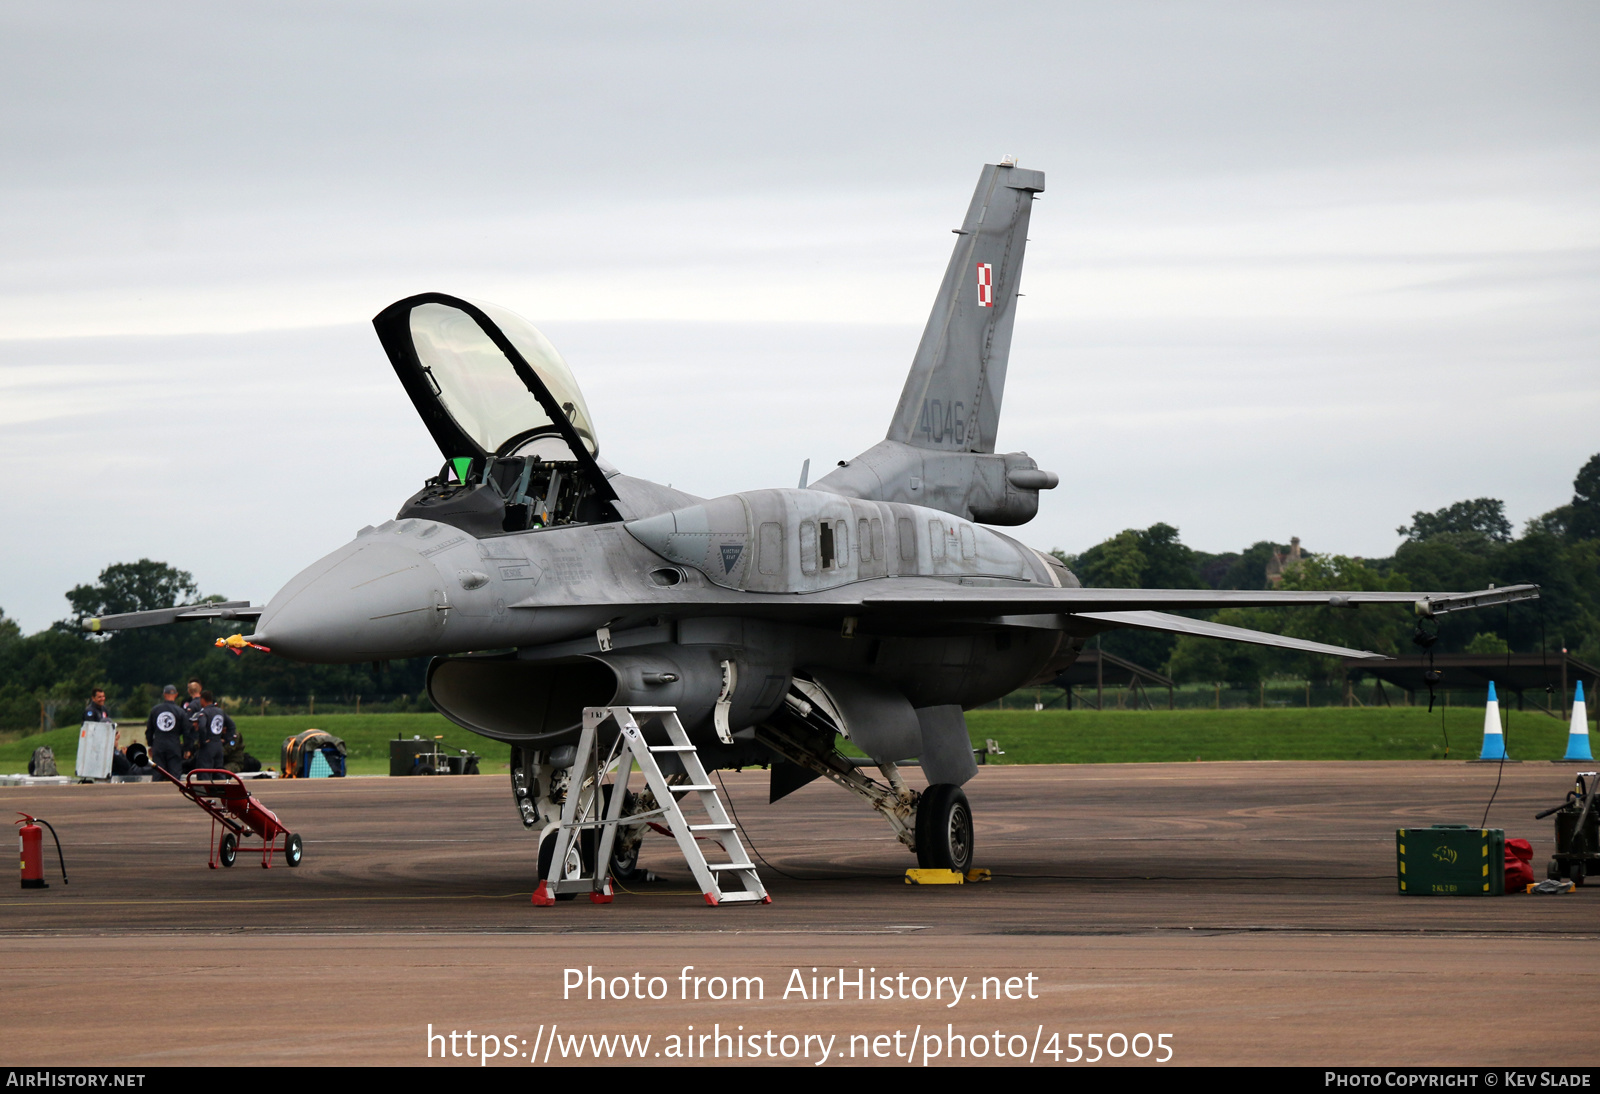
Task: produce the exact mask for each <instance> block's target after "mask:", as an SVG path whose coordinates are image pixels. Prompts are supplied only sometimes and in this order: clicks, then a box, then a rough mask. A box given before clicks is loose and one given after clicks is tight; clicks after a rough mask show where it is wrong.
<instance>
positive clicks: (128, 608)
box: [67, 558, 200, 630]
mask: <svg viewBox="0 0 1600 1094" xmlns="http://www.w3.org/2000/svg"><path fill="white" fill-rule="evenodd" d="M199 591H200V590H199V587H198V586H196V585H195V583H194V575H192V574H190V573H189V572H188V571H187V570H179V569H176V568H174V567H172V566H168V565H167V564H166V563H165V562H154V561H152V560H150V559H148V558H141V559H140V560H139V561H138V562H118V563H116V564H114V565H111V566H107V567H106V568H105V569H104V570H101V571H100V578H99V584H98V585H76V586H74V587H73V588H71V589H69V590H68V591H67V603H68V604H70V605H72V624H73V629H74V630H77V629H78V627H79V626H81V624H82V623H83V621H84V620H85V619H88V618H90V617H92V616H97V615H115V614H118V613H120V612H145V611H150V610H151V609H153V608H172V607H176V606H177V605H179V604H189V603H193V601H194V598H195V596H196V595H197V594H198V593H199Z"/></svg>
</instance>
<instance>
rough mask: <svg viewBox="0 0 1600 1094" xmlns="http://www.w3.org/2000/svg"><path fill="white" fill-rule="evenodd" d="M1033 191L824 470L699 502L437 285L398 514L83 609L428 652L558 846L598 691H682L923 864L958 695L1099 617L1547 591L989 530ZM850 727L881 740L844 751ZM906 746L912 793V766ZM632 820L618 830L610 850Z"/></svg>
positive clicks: (1039, 658) (1011, 486)
mask: <svg viewBox="0 0 1600 1094" xmlns="http://www.w3.org/2000/svg"><path fill="white" fill-rule="evenodd" d="M1043 190H1044V175H1043V174H1042V173H1041V172H1038V171H1031V170H1025V169H1023V168H1021V167H1018V166H1016V165H1015V164H1014V163H1011V162H1009V161H1008V162H1005V163H1001V164H998V165H995V164H990V165H987V166H985V167H984V168H983V172H982V174H981V175H980V177H979V179H978V187H977V190H976V192H975V193H974V194H973V196H972V202H971V204H970V205H969V207H968V209H967V214H966V217H965V218H964V219H963V221H962V223H961V227H960V228H957V229H955V234H956V243H955V250H954V253H953V254H952V256H951V258H950V265H949V267H948V269H947V270H946V271H945V275H944V281H943V283H942V285H941V286H940V290H939V295H938V298H937V300H935V302H934V305H933V312H932V314H931V315H930V316H929V318H928V325H927V329H926V330H925V331H924V333H923V336H922V341H921V344H920V345H919V346H918V348H917V353H916V357H915V358H914V360H913V361H912V364H911V372H910V375H909V376H908V377H907V379H906V384H905V390H904V391H903V392H902V394H901V396H900V402H899V404H898V405H897V406H896V407H895V408H894V413H893V416H892V417H891V419H890V423H889V431H888V435H887V436H886V437H885V438H884V439H883V440H882V441H880V442H879V443H877V444H876V445H874V446H872V447H871V448H869V449H867V450H866V451H865V452H863V453H862V454H861V455H859V456H857V457H856V458H855V459H853V460H847V461H844V462H842V463H840V464H839V466H838V467H837V468H835V469H834V470H833V471H831V472H830V473H829V474H828V475H826V476H825V477H823V478H821V479H819V480H818V481H816V482H814V483H811V484H809V485H807V484H806V482H805V481H804V478H803V477H802V480H801V482H800V485H799V486H798V487H795V488H790V489H784V488H774V489H769V490H751V491H744V492H741V493H737V494H730V495H727V496H725V497H720V498H712V499H709V500H707V499H704V498H699V497H695V496H693V495H690V494H686V493H684V492H682V491H679V490H674V489H672V488H670V487H666V486H660V485H657V484H655V483H652V482H648V481H646V480H644V479H638V478H634V477H632V476H630V475H626V474H623V473H622V472H620V471H619V470H618V469H617V468H615V467H613V466H611V465H610V464H609V463H607V462H606V461H605V460H604V459H603V458H602V457H601V455H600V444H599V441H598V435H597V433H596V430H595V427H594V424H593V419H592V418H591V417H590V414H589V408H588V406H587V405H586V404H585V402H584V399H583V395H582V393H581V392H580V391H579V390H578V385H577V383H576V382H575V381H574V379H573V376H572V373H571V371H570V370H569V369H568V367H567V364H566V362H565V361H564V360H562V358H561V355H560V354H559V353H557V352H556V350H555V347H553V346H552V345H551V344H550V343H549V341H547V340H546V339H545V337H544V336H543V335H542V334H540V333H539V331H538V330H536V329H535V328H534V327H533V326H532V325H531V324H529V323H528V322H526V321H525V320H523V319H521V318H520V317H518V316H516V315H513V314H512V313H511V312H508V311H505V310H503V309H501V308H498V307H494V306H492V305H489V304H483V303H473V302H469V301H466V300H462V299H458V298H456V297H452V296H446V295H443V294H440V293H426V294H423V295H421V296H413V297H410V298H408V299H405V300H401V301H399V302H398V303H395V304H393V305H391V306H390V307H388V308H386V309H384V310H383V312H381V313H380V314H379V315H378V316H377V318H376V319H374V321H373V323H374V326H375V327H376V328H377V334H378V338H379V340H380V341H381V342H382V343H383V347H384V349H385V350H386V351H387V352H388V355H389V359H390V361H391V362H392V363H393V365H394V369H395V373H396V374H397V375H398V376H399V379H400V382H401V384H402V385H404V387H405V389H406V392H407V393H408V394H409V395H410V396H411V400H412V402H413V403H414V404H415V405H416V408H417V411H418V413H420V414H421V415H422V418H423V421H424V422H426V423H427V426H428V429H429V430H430V431H431V433H432V434H433V437H434V439H435V440H436V441H437V442H438V445H439V448H440V451H441V453H442V454H443V456H444V458H445V463H444V465H443V467H442V468H441V469H440V470H439V472H438V474H436V475H435V476H434V477H433V478H430V479H428V480H427V482H426V483H425V484H424V485H423V487H422V489H421V490H419V491H418V492H417V493H416V494H415V495H413V496H412V497H411V498H410V499H408V500H407V501H406V502H405V504H404V505H402V506H401V508H400V512H399V514H398V515H397V516H396V517H395V519H394V520H392V521H388V522H386V523H384V524H382V525H379V526H378V527H375V528H373V527H369V528H364V529H362V531H361V532H360V533H359V534H358V535H357V536H356V538H355V540H354V541H353V542H351V543H349V544H346V545H345V546H344V547H341V548H340V549H339V550H337V551H334V552H333V553H332V554H330V555H328V556H327V557H326V558H323V559H321V560H319V561H317V562H316V563H314V564H312V565H311V566H309V567H307V568H306V569H305V570H304V571H302V572H301V573H300V574H299V575H298V576H297V577H295V578H294V580H293V581H291V582H289V584H288V585H287V586H285V587H284V588H283V589H282V590H281V591H280V592H279V593H278V594H277V595H276V596H274V597H273V598H272V600H271V602H270V603H268V604H267V605H266V607H265V608H259V607H257V608H252V607H250V606H249V605H248V604H243V603H234V604H223V605H206V606H203V607H194V608H172V609H167V610H165V611H159V612H146V613H137V614H134V615H128V616H119V617H106V618H103V619H100V620H96V621H91V622H90V626H91V627H93V628H96V629H105V630H115V629H118V628H123V627H131V626H146V625H150V624H154V623H165V622H171V621H174V620H177V619H205V618H230V619H241V620H256V626H255V633H253V634H250V635H248V636H246V637H247V639H248V641H250V642H253V643H256V644H259V645H262V646H267V647H270V649H271V651H272V653H273V654H274V655H276V656H281V657H288V658H291V659H294V660H299V661H311V662H356V661H381V660H385V659H389V658H406V657H418V656H424V655H426V656H431V657H432V658H433V661H432V663H431V665H430V667H429V670H428V694H429V695H430V696H431V697H432V700H433V703H434V705H435V706H436V707H437V708H438V709H439V710H440V711H441V712H443V713H444V714H445V715H446V716H447V717H448V718H450V719H451V720H452V721H454V722H456V723H457V724H459V725H461V726H464V727H466V728H467V729H470V730H473V731H474V732H476V733H481V734H483V735H484V736H487V737H491V738H494V739H496V740H500V741H506V742H509V743H510V744H511V745H512V753H511V755H512V784H513V792H514V796H515V797H514V800H515V803H516V807H517V809H518V810H519V812H520V814H521V816H522V820H523V823H524V824H525V825H527V826H528V827H529V828H537V829H541V830H542V832H543V833H544V836H543V839H544V850H545V858H546V860H548V852H549V848H550V847H551V846H552V845H553V842H554V840H553V826H554V824H555V822H556V821H557V820H558V819H559V806H558V804H557V803H558V802H559V801H560V800H561V799H562V797H563V796H564V793H565V789H566V780H567V777H568V772H569V770H570V768H571V765H572V763H573V756H574V752H575V748H574V742H575V741H576V739H577V737H578V732H579V728H580V723H581V719H582V712H583V709H584V708H585V707H587V706H602V705H637V706H671V707H676V708H677V710H678V711H679V714H680V717H681V719H682V721H683V723H684V725H685V726H686V727H687V728H688V729H689V732H690V734H691V737H692V739H693V741H694V742H695V744H696V745H697V746H698V749H699V752H700V755H701V758H702V759H703V761H704V762H705V764H706V767H707V768H708V769H713V768H721V767H740V766H754V765H771V769H772V774H771V799H772V800H773V801H776V800H778V799H779V798H781V797H783V796H784V795H785V794H787V793H789V792H791V791H793V790H795V789H796V788H798V787H800V786H803V785H805V784H806V783H807V782H809V781H810V780H812V779H815V778H817V777H819V776H820V777H826V778H828V779H830V780H832V781H833V782H835V783H837V784H838V785H839V786H841V787H843V788H845V789H847V790H849V791H851V792H853V793H856V794H858V795H860V796H861V797H863V798H865V799H866V800H867V801H868V802H870V803H871V804H872V805H873V806H874V807H875V808H876V809H877V810H878V811H879V812H881V813H882V814H883V816H884V817H885V818H887V820H888V821H889V823H890V825H891V826H892V827H893V829H894V831H895V833H896V835H897V836H898V837H899V839H900V841H901V842H902V843H904V844H905V845H906V846H907V847H908V848H910V849H911V850H913V851H914V852H915V853H916V856H917V859H918V862H919V863H920V864H921V865H922V866H926V867H936V868H951V869H957V870H965V869H967V868H968V867H969V866H970V864H971V861H972V850H973V838H972V817H971V811H970V808H969V806H968V804H967V799H966V795H965V794H964V793H963V791H962V790H961V786H962V784H964V783H965V782H967V780H969V779H971V778H972V777H973V776H974V775H975V774H976V773H977V766H976V764H975V763H974V759H973V752H972V746H971V742H970V740H969V738H968V736H967V728H966V721H965V716H964V714H963V711H964V710H967V709H970V708H972V707H975V706H978V705H980V704H982V703H986V702H988V701H990V700H992V699H995V698H997V697H999V696H1002V695H1005V694H1006V693H1007V692H1010V691H1013V690H1015V689H1017V688H1019V687H1023V686H1026V685H1029V684H1035V683H1039V682H1042V681H1046V680H1049V679H1051V678H1053V677H1054V676H1056V675H1057V674H1058V673H1060V672H1061V671H1062V670H1063V669H1065V668H1066V667H1067V666H1068V665H1070V664H1071V663H1072V661H1073V660H1074V658H1076V657H1077V656H1078V653H1079V651H1080V650H1082V649H1083V646H1084V642H1085V640H1086V639H1087V638H1089V637H1091V636H1093V635H1095V634H1097V633H1100V632H1102V631H1106V630H1110V629H1114V628H1118V627H1133V628H1141V629H1146V630H1155V631H1167V632H1175V633H1178V634H1193V635H1205V636H1209V637H1213V638H1222V639H1231V640H1234V641H1240V642H1253V643H1258V644H1261V645H1267V646H1278V647H1283V648H1287V649H1294V650H1304V651H1309V652H1312V653H1325V654H1336V655H1342V656H1351V655H1352V654H1354V655H1355V656H1368V657H1373V656H1377V655H1374V654H1367V653H1361V652H1359V651H1351V650H1346V649H1342V648H1339V647H1336V646H1327V645H1322V644H1320V643H1316V642H1308V641H1302V640H1299V639H1294V638H1285V637H1280V636H1277V635H1271V634H1264V633H1260V632H1256V631H1249V630H1244V629H1240V628H1237V627H1227V626H1220V625H1218V624H1215V623H1208V622H1203V621H1200V620H1195V619H1191V618H1188V617H1185V616H1179V615H1171V614H1166V610H1170V609H1193V608H1222V607H1239V606H1276V605H1285V604H1303V605H1319V604H1320V605H1328V604H1333V605H1347V606H1349V607H1351V608H1355V607H1357V606H1358V605H1360V604H1380V603H1395V602H1403V603H1414V604H1415V606H1416V610H1417V611H1418V613H1419V614H1421V615H1423V616H1432V615H1437V614H1440V613H1442V612H1446V611H1454V610H1458V609H1462V608H1470V607H1477V606H1481V605H1486V604H1500V603H1505V602H1508V601H1513V600H1522V599H1528V598H1531V597H1534V596H1537V595H1538V594H1537V590H1536V588H1535V587H1533V586H1517V587H1512V588H1504V589H1495V590H1485V591H1482V592H1476V593H1470V594H1464V595H1462V594H1454V593H1389V592H1341V593H1328V592H1285V591H1268V592H1254V591H1221V592H1217V591H1211V590H1195V589H1086V588H1082V587H1080V584H1079V582H1078V580H1077V579H1076V578H1075V577H1074V576H1073V575H1072V574H1071V573H1070V572H1068V570H1067V569H1066V568H1065V567H1064V566H1063V565H1062V564H1061V563H1060V562H1059V561H1058V560H1056V559H1055V558H1054V557H1052V556H1051V555H1049V554H1047V553H1045V552H1043V551H1038V550H1034V549H1033V548H1030V547H1027V546H1024V545H1023V544H1022V543H1020V542H1018V541H1017V540H1015V539H1012V538H1011V537H1009V536H1006V535H1003V534H1001V533H999V532H997V531H994V530H993V528H992V527H990V526H993V525H1001V526H1011V525H1019V524H1024V523H1026V522H1027V521H1028V520H1030V519H1031V518H1032V517H1033V516H1034V514H1035V513H1036V512H1037V511H1038V506H1039V492H1040V491H1041V490H1050V489H1053V488H1055V487H1056V486H1057V484H1058V482H1059V479H1058V477H1057V476H1056V475H1055V474H1053V473H1051V472H1049V471H1044V470H1041V469H1040V468H1039V466H1038V465H1037V464H1036V463H1035V461H1034V460H1033V459H1031V458H1030V457H1029V456H1028V455H1027V453H1025V452H1010V453H1000V452H997V451H996V450H995V442H996V438H997V435H998V432H999V424H1000V402H1001V396H1002V394H1003V393H1004V389H1005V378H1006V360H1007V356H1008V352H1009V348H1010V344H1011V329H1012V323H1013V320H1014V318H1015V314H1016V302H1017V287H1018V282H1019V279H1020V276H1021V273H1022V259H1023V253H1024V250H1025V246H1026V242H1027V230H1028V219H1029V214H1030V211H1031V208H1032V205H1033V202H1034V200H1035V197H1036V196H1037V195H1038V194H1039V193H1040V192H1042V191H1043ZM708 428H712V427H711V426H710V425H709V424H708ZM840 738H844V739H847V740H848V741H849V742H850V743H851V744H852V745H853V746H854V747H855V749H856V750H857V751H859V752H861V753H863V754H864V755H865V756H867V757H869V759H868V760H865V761H863V760H859V759H851V758H848V757H847V756H846V755H844V754H843V753H842V752H841V751H840V749H839V747H838V745H839V740H840ZM911 759H916V760H919V761H920V763H921V766H922V771H923V774H924V775H925V776H926V778H927V781H928V784H929V785H928V787H927V789H926V790H924V791H922V792H921V793H918V792H917V791H915V790H913V789H911V788H910V787H908V786H907V784H906V781H905V779H904V778H903V777H902V773H901V771H900V770H899V768H898V767H897V765H898V764H902V763H904V762H905V761H908V760H911ZM874 769H875V771H876V773H877V775H878V776H879V777H877V778H874V777H870V776H869V772H871V771H873V770H874ZM641 832H642V828H640V829H638V830H635V831H634V832H633V833H632V837H631V846H630V843H629V839H628V838H627V837H624V838H623V839H622V842H621V844H620V845H619V846H620V850H619V852H618V862H619V863H625V861H626V859H627V858H628V856H629V855H630V854H631V853H632V852H633V851H635V850H636V847H637V841H638V836H639V834H640V833H641ZM548 871H549V862H548V861H545V862H544V863H542V866H541V874H542V875H543V876H548Z"/></svg>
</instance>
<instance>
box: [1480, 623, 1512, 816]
mask: <svg viewBox="0 0 1600 1094" xmlns="http://www.w3.org/2000/svg"><path fill="white" fill-rule="evenodd" d="M1510 674H1511V601H1509V600H1507V601H1506V679H1509V678H1510ZM1502 682H1503V681H1502ZM1509 755H1511V711H1510V709H1506V710H1502V711H1501V712H1500V762H1499V764H1497V765H1496V766H1495V773H1494V790H1493V791H1491V792H1490V794H1489V804H1488V805H1485V806H1484V807H1483V820H1482V821H1480V822H1478V827H1479V828H1487V827H1488V826H1489V810H1490V809H1492V808H1494V800H1495V798H1497V797H1499V795H1500V780H1501V779H1502V778H1503V777H1504V776H1505V773H1506V757H1507V756H1509Z"/></svg>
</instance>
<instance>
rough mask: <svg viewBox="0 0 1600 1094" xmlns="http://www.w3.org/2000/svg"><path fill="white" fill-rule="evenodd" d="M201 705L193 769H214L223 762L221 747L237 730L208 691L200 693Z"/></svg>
mask: <svg viewBox="0 0 1600 1094" xmlns="http://www.w3.org/2000/svg"><path fill="white" fill-rule="evenodd" d="M200 699H201V703H202V705H201V707H200V717H199V720H198V725H199V727H200V741H199V744H198V745H197V746H196V748H195V751H194V768H193V769H194V770H196V771H198V770H200V769H201V768H207V769H211V770H216V769H219V768H221V767H222V764H223V748H224V746H225V745H226V744H227V743H228V740H229V739H230V738H231V737H232V736H233V735H234V734H236V733H238V730H237V729H235V728H234V725H233V719H232V718H230V717H228V716H227V714H225V713H223V710H222V708H221V707H219V706H217V703H216V700H215V699H214V698H213V697H212V695H211V693H210V692H209V691H202V692H201V693H200Z"/></svg>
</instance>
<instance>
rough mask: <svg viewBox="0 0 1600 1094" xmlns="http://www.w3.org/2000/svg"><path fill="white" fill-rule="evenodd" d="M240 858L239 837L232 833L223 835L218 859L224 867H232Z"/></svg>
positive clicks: (218, 850)
mask: <svg viewBox="0 0 1600 1094" xmlns="http://www.w3.org/2000/svg"><path fill="white" fill-rule="evenodd" d="M238 856H239V837H238V836H236V835H234V834H233V833H232V832H224V833H222V843H221V845H220V846H219V847H218V848H217V859H218V860H219V861H220V862H221V863H222V865H224V866H232V865H233V861H234V859H236V858H238Z"/></svg>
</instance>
